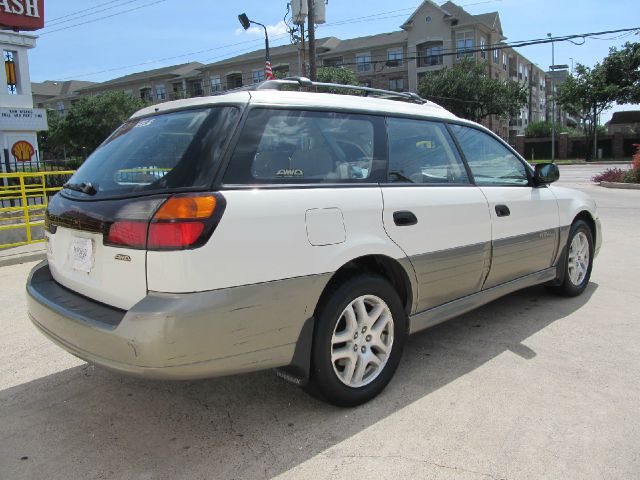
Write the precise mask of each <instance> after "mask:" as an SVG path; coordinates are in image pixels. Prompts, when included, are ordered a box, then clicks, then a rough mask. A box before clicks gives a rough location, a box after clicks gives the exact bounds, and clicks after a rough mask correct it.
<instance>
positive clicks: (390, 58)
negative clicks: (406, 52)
mask: <svg viewBox="0 0 640 480" xmlns="http://www.w3.org/2000/svg"><path fill="white" fill-rule="evenodd" d="M402 61H403V53H402V47H398V48H392V49H391V50H387V66H389V67H400V66H402Z"/></svg>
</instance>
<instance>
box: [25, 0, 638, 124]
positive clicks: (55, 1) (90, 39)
mask: <svg viewBox="0 0 640 480" xmlns="http://www.w3.org/2000/svg"><path fill="white" fill-rule="evenodd" d="M420 3H421V0H394V1H393V2H390V1H389V0H367V1H366V2H361V1H348V0H328V4H327V6H326V9H327V11H326V12H327V23H326V24H324V25H322V26H319V28H318V31H317V37H325V36H335V37H338V38H340V39H346V38H352V37H357V36H363V35H373V34H377V33H383V32H391V31H394V30H398V29H399V27H400V25H401V24H402V23H403V22H404V21H405V20H406V19H407V18H408V17H409V16H410V15H411V13H412V12H413V10H414V9H415V8H416V7H417V6H418V5H419V4H420ZM436 3H438V4H441V3H444V2H436ZM456 3H457V4H458V5H460V6H462V7H464V8H465V9H466V10H467V11H468V12H469V13H472V14H479V13H486V12H492V11H497V12H499V14H500V19H501V22H502V28H503V31H504V34H505V36H506V37H507V41H519V40H529V39H539V38H544V37H546V36H547V34H548V33H552V34H553V35H554V36H561V35H569V34H578V33H590V32H600V31H606V30H615V29H621V28H634V27H639V28H640V15H638V14H637V12H638V9H637V0H608V1H607V2H602V0H458V1H457V2H456ZM365 7H366V8H365ZM286 10H287V0H262V1H260V2H258V1H256V0H235V1H231V2H228V1H223V0H45V11H46V13H45V28H44V29H43V30H40V31H39V32H36V35H38V36H39V38H38V41H37V47H36V48H35V49H33V50H32V51H31V52H30V54H29V63H30V70H31V80H32V81H34V82H41V81H44V80H70V79H77V80H89V81H96V82H100V81H105V80H108V79H111V78H115V77H119V76H122V75H126V74H128V73H133V72H139V71H143V70H151V69H154V68H159V67H162V66H169V65H174V64H178V63H185V62H189V61H199V62H202V63H205V64H206V63H212V62H216V61H219V60H222V59H225V58H228V57H232V56H234V55H238V54H241V53H244V52H247V51H252V50H257V49H260V48H263V46H264V37H263V31H262V29H257V28H252V29H250V30H248V31H246V32H245V31H244V30H242V28H241V27H240V24H239V22H238V18H237V16H238V14H239V13H243V12H246V13H247V15H248V16H249V18H251V19H252V20H256V21H258V22H261V23H264V24H265V25H268V27H269V35H270V40H271V44H272V45H282V44H285V43H288V42H289V37H288V35H287V34H286V33H285V29H284V24H283V22H282V19H283V17H284V15H285V13H286ZM625 12H626V13H625ZM625 41H640V37H639V36H638V35H637V34H630V35H627V36H620V34H609V35H602V36H600V37H599V38H597V39H587V40H586V41H585V43H584V44H582V45H574V44H572V43H569V42H562V43H556V44H555V63H556V64H567V65H569V66H571V65H572V63H573V64H574V65H575V64H576V63H582V64H585V65H589V66H592V65H593V64H594V63H596V62H599V61H601V60H602V59H603V58H604V57H605V56H606V55H607V53H608V51H609V48H610V47H620V46H621V45H622V44H624V42H625ZM577 43H581V42H577ZM518 50H519V52H520V53H521V54H523V55H524V56H526V57H527V58H528V59H529V60H531V61H532V62H533V63H535V64H537V65H538V66H540V67H541V68H543V69H545V70H546V69H548V67H549V65H551V45H549V44H544V45H532V46H528V47H523V48H520V49H518ZM621 109H627V110H628V109H640V106H628V105H626V106H623V107H620V106H614V108H613V109H611V110H610V111H609V112H608V113H607V114H605V115H603V118H602V121H603V122H606V121H607V120H608V119H609V117H610V115H611V113H612V112H613V111H617V110H621Z"/></svg>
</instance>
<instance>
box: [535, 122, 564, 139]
mask: <svg viewBox="0 0 640 480" xmlns="http://www.w3.org/2000/svg"><path fill="white" fill-rule="evenodd" d="M552 127H553V125H551V123H550V122H545V121H541V122H531V123H530V124H529V125H528V126H527V128H525V129H524V134H525V136H527V137H550V136H551V132H552ZM563 132H569V129H568V128H566V127H563V126H561V125H558V124H556V133H563Z"/></svg>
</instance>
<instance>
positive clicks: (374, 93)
mask: <svg viewBox="0 0 640 480" xmlns="http://www.w3.org/2000/svg"><path fill="white" fill-rule="evenodd" d="M287 85H289V86H294V87H299V88H301V87H307V88H308V87H311V88H313V87H316V88H317V87H323V88H332V89H335V90H351V91H353V90H355V91H358V92H363V93H364V96H365V97H369V96H371V97H378V98H385V99H387V100H399V101H403V102H411V103H419V104H424V103H428V101H427V100H425V99H424V98H422V97H421V96H419V95H417V94H415V93H412V92H395V91H393V90H382V89H380V88H371V87H361V86H359V85H343V84H340V83H324V82H312V81H311V80H309V79H308V78H307V77H287V78H283V79H279V80H266V81H264V82H261V83H258V84H256V85H252V86H249V88H246V90H280V89H281V88H282V87H285V86H287ZM244 89H245V88H243V90H244Z"/></svg>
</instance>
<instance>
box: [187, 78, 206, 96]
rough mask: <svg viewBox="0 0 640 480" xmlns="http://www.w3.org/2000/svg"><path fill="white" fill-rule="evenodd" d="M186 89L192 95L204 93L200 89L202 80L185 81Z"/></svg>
mask: <svg viewBox="0 0 640 480" xmlns="http://www.w3.org/2000/svg"><path fill="white" fill-rule="evenodd" d="M187 90H188V91H189V95H190V96H192V97H201V96H202V95H204V92H203V91H202V80H191V81H189V82H187Z"/></svg>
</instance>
